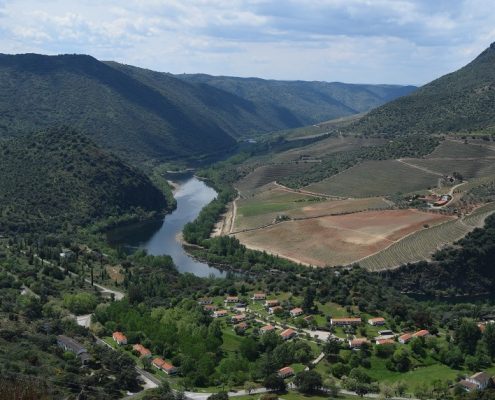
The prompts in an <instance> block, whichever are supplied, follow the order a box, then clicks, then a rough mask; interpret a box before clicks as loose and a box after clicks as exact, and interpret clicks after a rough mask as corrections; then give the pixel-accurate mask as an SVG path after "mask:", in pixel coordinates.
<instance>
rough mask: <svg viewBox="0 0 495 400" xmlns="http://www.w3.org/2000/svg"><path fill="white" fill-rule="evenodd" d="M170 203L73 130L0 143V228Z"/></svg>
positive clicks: (35, 227)
mask: <svg viewBox="0 0 495 400" xmlns="http://www.w3.org/2000/svg"><path fill="white" fill-rule="evenodd" d="M166 206H167V203H166V200H165V198H164V195H163V194H162V192H160V191H159V190H158V189H157V188H156V187H155V186H153V184H152V183H151V182H150V180H149V179H148V178H147V177H146V176H144V175H143V174H142V173H140V172H139V171H137V170H136V169H134V168H132V167H129V166H128V165H126V164H124V163H123V162H122V161H121V160H120V159H118V158H117V157H115V156H112V155H110V154H108V153H107V152H105V151H103V150H101V149H100V148H99V147H98V146H96V145H95V144H94V143H92V142H91V141H90V140H88V139H87V138H85V137H83V136H82V135H79V134H77V133H76V132H74V131H72V130H69V129H57V130H55V129H52V130H48V131H46V132H43V133H36V134H33V135H29V136H24V137H19V138H16V139H12V140H6V141H3V142H1V143H0V232H2V233H6V232H26V231H44V232H54V231H57V230H59V229H60V228H62V227H68V226H70V225H77V226H84V225H86V224H89V223H92V222H96V221H97V220H100V219H102V218H108V217H115V218H117V217H122V216H123V215H124V214H127V215H131V214H132V215H137V214H139V215H142V216H150V214H153V213H157V212H161V211H163V210H164V209H165V208H166Z"/></svg>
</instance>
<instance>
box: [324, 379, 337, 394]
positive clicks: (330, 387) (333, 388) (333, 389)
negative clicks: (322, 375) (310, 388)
mask: <svg viewBox="0 0 495 400" xmlns="http://www.w3.org/2000/svg"><path fill="white" fill-rule="evenodd" d="M323 388H324V389H325V390H326V391H327V393H328V394H329V395H330V397H337V396H338V394H339V388H338V386H337V384H336V383H335V380H334V379H332V378H327V379H325V380H324V381H323Z"/></svg>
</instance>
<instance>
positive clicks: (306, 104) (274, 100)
mask: <svg viewBox="0 0 495 400" xmlns="http://www.w3.org/2000/svg"><path fill="white" fill-rule="evenodd" d="M175 77H177V78H179V79H182V80H184V81H186V82H194V83H202V84H207V85H209V86H212V87H215V88H218V89H221V90H223V91H226V92H228V93H231V94H233V95H236V96H238V97H241V98H243V99H245V100H247V101H249V102H252V103H253V104H255V106H256V110H258V114H259V115H260V116H262V117H263V122H264V125H263V126H261V127H260V128H259V129H258V130H259V131H266V130H267V129H268V130H282V129H287V128H295V127H299V126H305V125H311V124H315V123H318V122H321V121H327V120H330V119H335V118H339V117H344V116H349V115H353V114H359V113H362V112H366V111H369V110H370V109H372V108H375V107H378V106H380V105H382V104H384V103H386V102H388V101H390V100H393V99H396V98H397V97H400V96H404V95H407V94H409V93H411V92H413V91H414V90H416V89H417V88H416V87H415V86H398V85H366V84H348V83H340V82H318V81H312V82H308V81H278V80H265V79H259V78H237V77H230V76H211V75H205V74H182V75H175Z"/></svg>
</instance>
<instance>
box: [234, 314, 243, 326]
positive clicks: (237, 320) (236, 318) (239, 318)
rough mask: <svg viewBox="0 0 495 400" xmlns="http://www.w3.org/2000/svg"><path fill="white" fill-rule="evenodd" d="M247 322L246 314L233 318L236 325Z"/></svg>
mask: <svg viewBox="0 0 495 400" xmlns="http://www.w3.org/2000/svg"><path fill="white" fill-rule="evenodd" d="M245 320H246V314H238V315H234V316H233V317H232V318H231V321H232V322H233V323H234V324H236V323H239V322H242V321H245Z"/></svg>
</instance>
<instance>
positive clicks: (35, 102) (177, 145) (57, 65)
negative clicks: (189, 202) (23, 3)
mask: <svg viewBox="0 0 495 400" xmlns="http://www.w3.org/2000/svg"><path fill="white" fill-rule="evenodd" d="M170 81H171V82H169V83H167V84H168V85H170V86H171V87H172V85H173V84H174V85H175V86H173V89H172V90H171V93H172V95H170V96H165V95H164V94H162V93H161V92H159V91H158V90H156V89H154V88H153V87H150V86H148V85H145V84H143V83H142V82H140V81H138V80H136V79H133V78H132V77H131V76H129V75H127V74H125V73H123V72H121V71H119V70H117V69H115V68H112V67H110V66H108V65H107V64H105V63H102V62H100V61H98V60H96V59H94V58H92V57H90V56H82V55H62V56H53V57H51V56H41V55H36V54H24V55H16V56H10V55H0V136H15V135H18V134H22V132H25V131H34V130H37V129H40V128H44V127H52V126H59V125H60V124H66V125H68V126H70V127H71V128H75V129H77V130H78V131H80V132H82V133H85V134H88V135H91V136H92V137H93V138H94V140H95V141H96V142H97V143H98V144H101V145H103V146H105V147H106V148H110V149H112V150H113V151H115V152H117V153H118V154H120V155H122V156H124V157H125V158H126V159H128V160H132V161H142V160H145V159H149V158H155V159H162V160H164V159H165V160H166V159H174V158H177V157H181V158H184V157H188V156H191V155H192V156H196V157H197V156H200V155H204V154H211V153H217V152H222V151H225V150H227V149H229V148H232V147H233V146H234V145H235V141H234V139H233V138H232V137H231V136H230V135H229V134H228V133H227V132H226V131H225V130H223V129H222V128H220V127H219V126H218V125H217V124H216V122H215V121H214V119H212V118H209V117H208V116H206V117H205V115H203V114H201V113H197V112H196V109H195V107H193V104H194V103H193V102H192V101H191V99H190V97H188V96H189V95H188V93H187V88H188V86H189V85H187V84H186V83H183V82H181V81H179V80H176V79H173V78H170ZM190 103H191V104H192V105H191V106H189V104H190Z"/></svg>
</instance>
